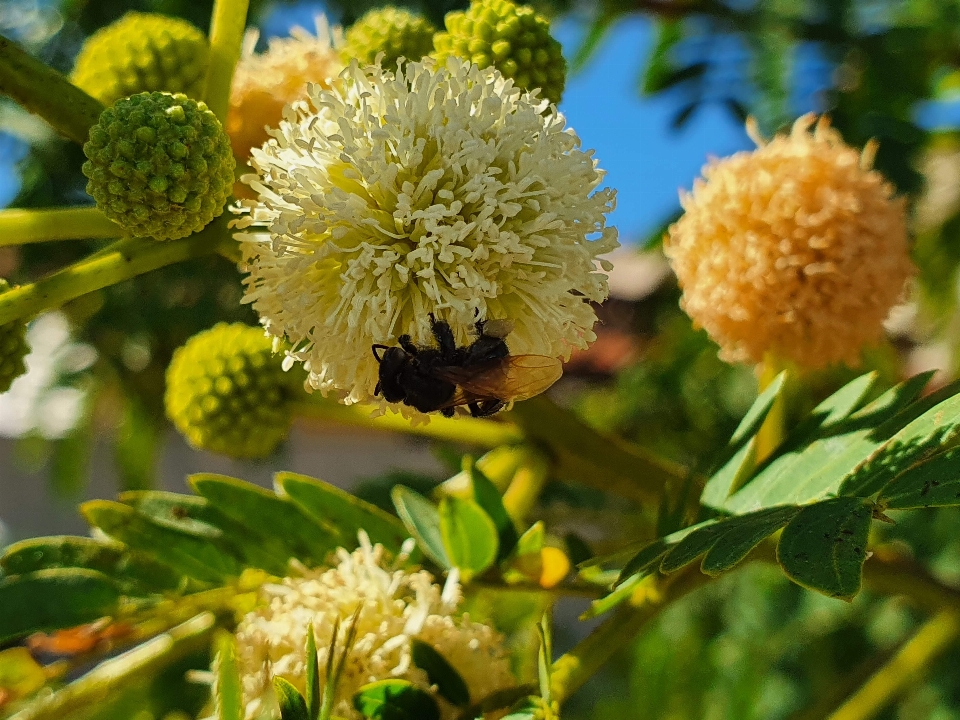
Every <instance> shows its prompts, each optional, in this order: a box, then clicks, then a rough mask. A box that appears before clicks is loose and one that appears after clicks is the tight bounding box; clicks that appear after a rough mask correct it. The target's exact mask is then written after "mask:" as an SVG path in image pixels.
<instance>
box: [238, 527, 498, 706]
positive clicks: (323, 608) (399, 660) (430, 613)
mask: <svg viewBox="0 0 960 720" xmlns="http://www.w3.org/2000/svg"><path fill="white" fill-rule="evenodd" d="M338 558H339V563H338V564H337V565H336V567H333V568H327V569H317V570H307V569H305V568H303V569H302V574H301V575H300V576H298V577H287V578H284V579H283V580H282V581H281V582H280V583H279V584H268V585H264V586H263V587H262V589H261V603H260V606H259V608H258V609H256V610H254V611H252V612H250V613H248V614H247V615H246V616H245V617H244V618H243V620H242V621H241V622H240V624H239V626H238V627H237V631H236V638H237V658H238V662H239V666H240V675H241V678H242V686H243V702H244V706H245V708H246V717H247V718H248V720H253V719H254V718H262V717H274V716H276V712H277V710H276V700H275V698H274V696H273V691H272V679H273V677H277V676H279V677H282V678H284V679H285V680H288V681H289V682H291V683H293V684H294V685H295V686H296V687H297V688H298V689H299V690H300V691H301V692H303V691H304V690H305V685H306V674H307V673H306V652H305V649H304V648H305V644H306V631H307V626H308V624H310V623H313V629H314V634H315V636H316V641H317V651H318V655H319V661H320V668H321V677H323V668H325V667H326V663H327V660H328V653H329V648H330V642H331V639H332V634H333V626H334V622H335V621H336V619H337V618H340V620H341V621H342V622H343V621H347V620H348V619H349V618H350V617H351V616H352V615H353V613H354V611H355V610H356V609H357V607H358V606H360V608H361V610H360V615H359V618H358V620H357V623H358V625H357V633H356V642H355V644H354V645H353V648H352V650H351V651H350V653H349V656H348V660H347V662H346V663H345V670H344V674H343V676H342V677H341V680H340V684H339V685H338V687H337V704H336V707H335V710H334V712H335V714H336V715H338V716H340V717H343V718H347V719H348V720H361V715H360V714H359V713H357V712H356V710H354V709H353V705H352V704H351V699H352V697H353V695H354V694H355V693H356V692H357V691H358V690H359V689H360V687H361V686H363V685H365V684H367V683H370V682H374V681H376V680H384V679H388V678H399V679H403V680H408V681H410V682H412V683H414V684H416V685H418V686H420V687H421V688H423V689H424V690H427V691H428V692H430V693H431V694H432V695H433V696H434V698H435V699H436V700H437V702H438V705H439V706H440V707H441V708H442V710H441V713H442V714H441V717H442V718H443V720H453V718H456V717H457V716H458V715H459V712H460V711H459V710H458V709H457V708H455V707H453V706H452V705H450V704H447V703H446V701H445V700H443V699H442V698H441V697H440V696H439V695H438V694H437V693H436V690H435V688H432V687H431V684H430V681H429V680H428V678H427V675H426V673H425V672H424V671H423V670H421V669H419V668H418V667H417V666H416V665H415V664H414V663H413V658H412V654H411V652H412V650H411V641H412V640H413V639H414V638H416V639H419V640H421V641H422V642H425V643H427V644H429V645H430V646H432V647H433V649H435V650H436V651H437V652H439V653H440V654H441V655H442V656H443V657H444V658H445V659H446V660H447V661H448V662H449V663H450V664H451V665H452V666H453V667H454V668H455V669H456V670H457V672H458V673H459V674H460V675H461V677H463V679H464V681H465V682H466V684H467V687H468V688H469V691H470V697H471V699H472V700H473V701H474V702H476V701H477V700H480V699H482V698H484V697H486V696H487V695H489V694H490V693H492V692H495V691H497V690H502V689H506V688H510V687H513V686H514V685H516V680H515V679H514V677H513V675H512V673H511V672H510V663H509V659H508V656H507V653H506V651H505V649H504V647H503V644H502V638H501V636H500V635H499V633H497V632H496V631H495V630H493V629H492V628H490V627H487V626H486V625H481V624H479V623H475V622H472V621H471V620H470V618H469V616H468V615H467V614H466V613H464V614H463V615H462V616H460V617H456V616H455V615H454V612H455V611H456V609H457V606H458V605H459V604H460V602H461V600H462V596H461V593H460V586H459V584H458V583H457V582H456V580H455V579H453V578H451V579H448V581H447V584H446V586H445V587H443V588H441V587H440V586H439V585H437V584H435V583H434V582H433V577H432V576H431V575H430V574H429V573H428V572H425V571H422V570H421V571H417V572H407V571H404V570H389V569H386V568H385V567H384V564H385V563H384V551H383V547H382V546H380V545H375V546H371V544H370V540H369V538H368V537H367V536H366V534H365V533H363V532H361V533H360V547H359V548H358V549H357V550H355V551H354V552H353V553H348V552H346V551H345V550H343V549H340V550H339V551H338ZM344 635H345V633H341V634H340V636H339V638H340V639H339V640H338V645H337V649H336V652H337V654H339V653H342V652H343V650H344V648H343V642H344V640H343V638H344Z"/></svg>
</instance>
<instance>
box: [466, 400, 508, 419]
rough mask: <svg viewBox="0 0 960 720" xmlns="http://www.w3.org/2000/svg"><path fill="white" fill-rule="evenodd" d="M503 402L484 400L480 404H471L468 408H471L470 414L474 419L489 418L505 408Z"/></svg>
mask: <svg viewBox="0 0 960 720" xmlns="http://www.w3.org/2000/svg"><path fill="white" fill-rule="evenodd" d="M504 404H505V403H504V402H503V400H497V399H493V400H482V401H480V402H472V403H469V404H468V406H467V407H469V408H470V414H471V415H473V416H474V417H489V416H490V415H495V414H497V413H498V412H500V410H502V409H503V406H504Z"/></svg>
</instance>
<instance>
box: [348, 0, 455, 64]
mask: <svg viewBox="0 0 960 720" xmlns="http://www.w3.org/2000/svg"><path fill="white" fill-rule="evenodd" d="M436 31H437V29H436V28H435V27H434V25H433V23H431V22H430V21H429V20H427V19H426V18H425V17H423V16H422V15H417V14H416V13H412V12H410V11H409V10H403V9H401V8H395V7H391V6H387V7H383V8H376V9H374V10H371V11H370V12H368V13H367V14H366V15H364V16H363V17H362V18H360V19H359V20H357V21H356V22H355V23H354V24H353V25H351V26H350V28H349V29H348V30H347V34H346V40H345V42H344V45H343V49H342V50H341V56H342V57H343V59H344V62H347V63H349V62H350V61H351V60H354V59H356V60H357V61H358V62H359V63H360V64H361V65H373V64H374V63H375V62H376V61H377V58H378V57H379V58H380V67H382V68H384V69H385V70H391V71H394V70H396V69H397V60H399V59H400V58H406V59H407V60H419V59H420V58H422V57H423V56H424V55H427V54H428V53H430V52H431V51H432V50H433V36H434V33H436Z"/></svg>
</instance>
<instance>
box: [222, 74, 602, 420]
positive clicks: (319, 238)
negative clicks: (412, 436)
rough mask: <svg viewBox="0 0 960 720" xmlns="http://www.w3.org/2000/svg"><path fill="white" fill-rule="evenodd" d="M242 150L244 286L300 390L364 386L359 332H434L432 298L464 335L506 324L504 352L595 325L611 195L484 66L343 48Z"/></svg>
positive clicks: (351, 393) (554, 123) (370, 367)
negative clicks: (284, 349) (372, 61)
mask: <svg viewBox="0 0 960 720" xmlns="http://www.w3.org/2000/svg"><path fill="white" fill-rule="evenodd" d="M251 162H252V164H253V166H254V168H255V169H256V170H257V174H256V175H247V176H244V181H245V182H247V183H248V184H249V185H250V186H251V187H252V188H253V189H254V190H255V191H256V192H257V193H259V200H257V201H245V202H244V206H243V212H245V213H247V214H246V215H245V216H244V217H241V218H240V220H238V221H237V225H238V226H239V227H242V228H249V229H250V230H249V231H248V232H243V233H239V234H238V236H237V237H238V239H239V240H240V241H241V246H242V250H243V257H244V263H245V265H246V270H247V271H248V272H249V276H248V277H247V278H246V280H245V284H246V286H247V289H246V296H245V299H246V301H247V302H251V303H252V304H253V308H254V310H256V311H257V313H258V314H259V315H260V318H261V322H262V323H263V324H264V326H265V327H266V328H267V331H268V332H270V333H271V334H273V335H274V336H276V337H279V338H286V339H287V340H288V341H289V342H290V343H291V344H292V345H293V349H292V350H291V351H290V352H289V353H288V356H289V358H290V360H289V362H293V361H301V362H303V363H304V367H305V368H306V369H307V370H308V372H309V373H310V375H309V383H310V385H311V386H312V387H314V388H316V389H319V390H321V391H323V392H328V391H333V392H334V393H335V394H336V395H337V396H338V397H339V398H340V399H342V400H343V401H345V402H348V403H353V402H363V401H369V400H373V392H374V388H375V386H376V384H377V374H378V364H377V361H376V359H375V358H374V355H373V352H372V351H371V346H372V345H373V344H375V343H382V344H386V345H396V344H397V339H398V337H399V336H400V335H403V334H409V335H410V336H411V337H412V339H413V341H414V342H416V343H419V344H432V343H433V338H432V335H431V331H430V314H431V313H433V314H434V315H435V316H436V318H437V319H438V320H445V321H446V322H448V323H449V324H450V326H451V328H452V329H453V332H454V335H455V337H456V341H457V342H458V344H460V345H465V344H467V343H468V342H469V341H470V340H471V339H472V337H473V332H474V329H473V328H474V322H475V320H476V319H478V318H479V319H503V320H507V321H510V322H511V323H512V325H513V331H512V332H510V334H509V336H508V337H507V338H506V341H507V344H508V347H509V349H510V352H512V353H514V354H535V355H545V356H549V357H563V358H567V357H569V355H570V353H571V351H572V350H574V349H575V348H584V347H586V346H587V345H588V344H589V343H590V342H592V341H593V340H594V339H595V337H596V336H595V335H594V332H593V329H592V328H593V324H594V323H595V322H596V315H595V313H594V310H593V307H592V306H591V305H590V301H595V302H599V301H602V300H603V299H605V298H606V296H607V276H606V275H605V274H604V273H603V272H600V270H601V269H604V270H609V269H610V265H609V263H607V262H606V261H603V260H599V259H598V255H601V254H604V253H607V252H610V251H611V250H613V249H614V248H616V247H617V246H618V243H617V240H616V237H617V234H616V230H615V229H614V228H611V227H607V225H606V216H607V214H608V213H609V212H610V211H611V210H612V209H613V205H614V192H613V191H612V190H610V189H602V190H600V189H598V186H599V185H600V182H601V181H602V179H603V175H604V173H603V172H602V171H601V170H599V169H598V168H597V161H596V160H595V159H594V157H593V153H592V152H586V151H583V150H581V149H580V140H579V138H577V136H576V135H575V134H574V133H573V131H572V130H570V129H568V128H567V127H566V121H565V119H564V117H563V115H561V114H559V113H558V112H557V111H556V109H555V108H552V107H550V106H549V104H548V103H547V102H546V101H545V100H542V99H540V98H537V97H534V96H532V95H530V94H528V93H525V92H522V91H521V90H520V89H519V88H517V87H516V86H515V85H514V83H513V81H512V80H509V79H507V78H504V77H503V76H502V75H501V74H500V72H499V71H498V70H496V69H495V68H486V69H480V68H478V67H477V66H476V65H473V64H471V63H469V62H468V61H465V60H462V59H460V58H450V59H449V60H448V61H447V63H446V65H443V66H438V65H437V64H436V63H435V61H433V60H432V59H425V60H424V61H423V62H418V63H407V64H406V65H404V67H403V68H402V69H401V70H400V71H399V72H398V73H397V74H396V75H394V74H393V73H390V72H387V71H380V69H379V68H376V67H375V66H374V67H370V68H365V69H361V68H359V67H358V66H357V64H356V63H354V64H353V65H352V66H351V67H350V68H348V69H347V70H346V71H344V73H343V74H342V75H341V79H340V81H339V82H338V83H337V85H335V86H334V88H333V89H331V90H324V89H322V88H320V87H318V86H312V87H311V91H310V105H308V104H307V102H302V103H297V104H294V105H293V106H292V107H291V108H290V109H288V111H287V114H286V117H285V119H284V121H283V122H282V123H281V124H280V128H279V132H277V133H276V134H275V138H274V139H272V140H271V141H270V143H268V144H267V145H264V146H263V148H262V149H255V150H254V151H253V158H252V160H251ZM404 411H405V412H410V413H413V412H414V411H413V410H412V409H405V410H404Z"/></svg>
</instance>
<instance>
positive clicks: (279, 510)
mask: <svg viewBox="0 0 960 720" xmlns="http://www.w3.org/2000/svg"><path fill="white" fill-rule="evenodd" d="M187 480H188V482H189V483H190V485H191V487H193V489H194V490H196V491H197V493H199V494H200V495H202V496H203V497H205V498H207V500H209V501H210V503H211V504H212V505H213V506H214V507H215V508H217V509H218V510H219V511H220V512H222V513H223V514H224V515H227V516H229V517H230V518H231V519H233V520H235V521H236V522H238V523H240V525H242V526H243V527H248V528H251V529H252V530H254V531H257V530H259V529H263V530H265V531H268V534H269V537H270V538H271V539H272V540H274V541H276V542H280V543H283V545H284V546H285V548H286V555H287V557H296V558H298V559H300V560H303V561H308V560H312V561H314V562H316V563H318V564H320V563H323V562H325V561H326V559H327V555H329V554H330V552H331V551H333V550H336V548H337V547H338V546H339V545H342V544H343V543H344V542H347V543H352V542H353V539H352V538H349V537H346V538H345V537H343V536H341V535H340V534H339V533H338V532H337V529H336V528H334V527H332V526H329V525H326V524H322V523H320V522H318V521H316V520H314V519H313V518H311V517H309V516H308V515H306V514H305V513H304V512H302V511H301V510H300V509H299V508H298V507H297V506H296V505H294V504H293V503H292V502H291V501H290V500H288V499H285V498H280V497H277V496H276V495H274V494H273V493H272V492H269V491H268V490H264V489H263V488H261V487H258V486H256V485H254V484H252V483H248V482H244V481H242V480H237V479H236V478H231V477H226V476H224V475H213V474H208V473H200V474H197V475H191V476H190V477H189V478H188V479H187Z"/></svg>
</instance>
